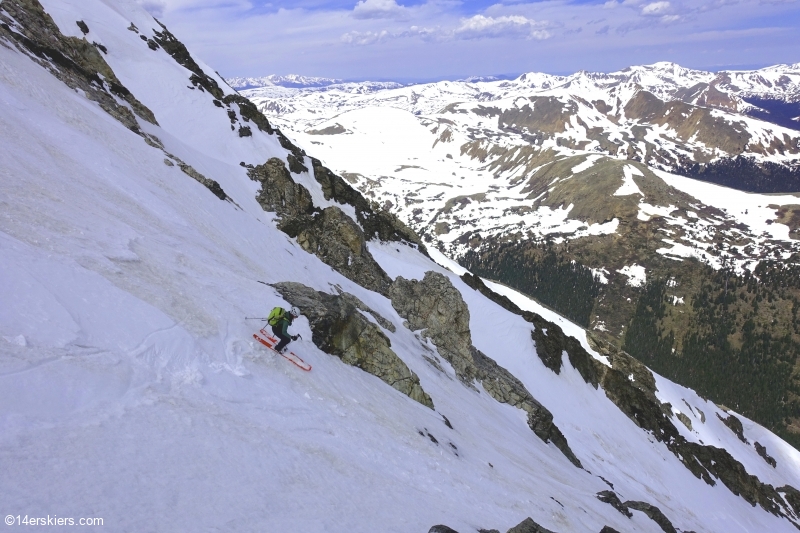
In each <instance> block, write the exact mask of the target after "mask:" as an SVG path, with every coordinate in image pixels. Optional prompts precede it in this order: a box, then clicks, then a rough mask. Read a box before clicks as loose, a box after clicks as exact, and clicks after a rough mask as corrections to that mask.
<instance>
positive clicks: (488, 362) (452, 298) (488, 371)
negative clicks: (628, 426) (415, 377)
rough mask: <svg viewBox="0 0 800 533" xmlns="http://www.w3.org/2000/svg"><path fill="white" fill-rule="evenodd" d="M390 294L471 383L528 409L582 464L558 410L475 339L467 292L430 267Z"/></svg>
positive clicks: (548, 438) (543, 434) (542, 431)
mask: <svg viewBox="0 0 800 533" xmlns="http://www.w3.org/2000/svg"><path fill="white" fill-rule="evenodd" d="M389 298H391V300H392V306H393V307H394V308H395V310H396V311H397V313H398V314H399V315H400V316H402V317H404V318H405V319H406V320H407V322H406V326H407V327H408V328H409V329H411V330H412V331H417V330H424V331H423V332H422V335H423V336H424V337H429V338H430V339H431V340H432V341H433V343H434V344H435V345H436V349H437V350H438V352H439V355H441V356H442V357H443V358H444V359H446V360H447V361H448V362H449V363H450V364H451V365H452V366H453V369H454V370H455V372H456V375H457V376H458V378H459V379H460V380H461V381H462V382H463V383H464V384H465V385H467V386H468V387H474V382H475V381H477V382H479V383H480V384H481V385H483V388H484V390H486V392H488V393H489V395H490V396H492V398H494V399H495V400H497V401H499V402H501V403H507V404H509V405H512V406H514V407H518V408H520V409H522V410H523V411H525V412H526V413H527V414H528V426H529V427H530V428H531V430H533V432H534V433H535V434H536V436H538V437H539V438H540V439H542V440H543V441H544V442H552V443H553V444H554V445H555V446H556V447H557V448H558V449H559V450H560V451H561V452H562V453H563V454H564V455H565V456H566V457H567V459H569V460H570V462H572V464H574V465H575V466H577V467H578V468H582V466H581V462H580V460H578V458H577V457H576V456H575V454H574V453H573V452H572V450H571V449H570V447H569V444H568V443H567V439H566V438H565V437H564V435H563V433H561V430H559V429H558V427H557V426H556V425H555V424H554V423H553V415H552V413H550V411H548V410H547V408H545V407H544V406H543V405H542V404H541V403H539V402H538V401H537V400H536V399H535V398H534V397H533V396H532V395H531V393H530V392H528V390H527V389H526V388H525V386H524V385H523V384H522V383H521V382H520V381H519V380H518V379H517V378H516V377H514V376H513V375H512V374H511V373H510V372H508V371H507V370H506V369H504V368H503V367H501V366H499V365H498V364H497V363H496V362H495V361H494V360H492V359H490V358H489V357H487V356H486V355H484V354H483V353H482V352H481V351H480V350H478V349H477V348H475V347H474V346H473V345H472V334H471V332H470V329H469V317H470V315H469V308H468V307H467V304H466V302H464V299H463V297H462V296H461V293H460V292H458V290H457V289H456V288H455V287H454V286H453V284H452V283H451V282H450V280H449V279H448V278H447V277H445V276H443V275H442V274H439V273H436V272H432V271H428V272H426V273H425V277H424V278H423V280H422V281H416V280H406V279H404V278H403V277H401V276H398V277H397V279H395V281H394V283H393V284H392V286H391V288H390V290H389Z"/></svg>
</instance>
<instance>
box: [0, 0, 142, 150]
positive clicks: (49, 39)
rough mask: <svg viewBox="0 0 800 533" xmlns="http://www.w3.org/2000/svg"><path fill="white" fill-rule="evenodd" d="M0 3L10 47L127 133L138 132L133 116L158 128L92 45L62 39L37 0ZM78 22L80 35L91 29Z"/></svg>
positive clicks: (1, 33) (1, 29) (0, 22)
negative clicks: (77, 91) (94, 104)
mask: <svg viewBox="0 0 800 533" xmlns="http://www.w3.org/2000/svg"><path fill="white" fill-rule="evenodd" d="M2 4H3V9H2V10H0V39H2V40H4V41H6V42H9V43H14V45H15V46H16V47H17V48H18V49H19V50H20V51H22V52H24V53H26V54H28V55H29V56H30V57H31V59H33V60H34V61H36V62H37V63H39V65H41V66H42V67H43V68H45V69H47V70H48V71H49V72H50V73H51V74H53V75H54V76H55V77H56V78H58V79H59V80H61V81H62V82H64V83H65V84H66V85H67V86H68V87H70V88H72V89H80V90H81V91H83V93H84V94H85V95H86V97H87V98H88V99H89V100H92V101H94V102H97V104H98V105H99V106H100V107H101V108H102V109H103V110H104V111H105V112H106V113H108V114H109V115H111V116H112V117H114V118H115V119H117V120H118V121H120V122H121V123H122V124H123V125H124V126H125V127H126V128H128V129H130V130H131V131H134V132H136V133H138V134H141V130H140V128H139V123H138V122H137V121H136V117H139V118H140V119H142V120H145V121H147V122H150V123H151V124H158V123H157V122H156V118H155V115H153V112H152V111H150V109H148V108H147V107H146V106H145V105H144V104H142V103H141V102H140V101H139V100H137V99H136V97H135V96H133V94H132V93H131V92H130V91H129V90H128V89H127V88H126V87H125V86H124V85H122V83H121V82H120V81H119V79H118V78H117V76H116V74H114V71H113V70H112V69H111V67H110V66H109V65H108V63H106V60H105V59H103V56H102V54H101V51H102V50H99V49H98V47H97V46H95V45H94V44H93V43H90V42H89V41H88V40H87V39H86V38H85V37H84V38H82V39H79V38H78V37H67V36H65V35H63V34H62V33H61V31H60V30H59V29H58V26H57V25H56V23H55V22H54V21H53V19H52V18H51V17H50V15H49V14H47V13H45V11H44V8H43V7H42V5H41V4H40V3H39V2H38V1H37V0H5V1H3V2H2ZM76 22H78V21H76ZM80 22H81V23H82V24H83V26H80V24H79V27H81V31H82V32H83V33H84V34H88V33H90V31H91V28H89V27H88V26H87V25H86V23H84V22H83V21H80ZM12 27H13V30H12ZM84 28H85V30H86V31H83V30H84ZM103 48H105V47H103ZM122 102H124V104H127V105H123V103H122Z"/></svg>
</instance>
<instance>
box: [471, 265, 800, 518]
mask: <svg viewBox="0 0 800 533" xmlns="http://www.w3.org/2000/svg"><path fill="white" fill-rule="evenodd" d="M461 279H462V280H464V282H465V283H467V285H469V286H470V287H472V288H473V289H475V290H477V291H479V292H481V293H482V294H483V295H485V296H486V297H487V298H489V299H490V300H492V301H494V302H495V303H497V304H498V305H500V306H501V307H503V308H505V309H506V310H508V311H511V312H513V313H515V314H517V315H520V316H521V317H523V318H524V319H525V320H526V321H528V322H530V323H531V324H533V325H534V326H535V327H534V331H533V335H534V340H536V338H537V337H536V331H537V330H540V329H541V330H542V331H543V330H545V329H546V331H547V333H546V336H547V337H548V338H549V341H548V342H549V344H547V348H546V350H543V349H542V347H543V346H545V344H541V345H540V344H539V342H537V353H538V354H539V357H540V358H541V359H542V362H543V363H544V364H545V366H548V368H550V369H551V370H553V371H554V372H558V371H560V368H561V365H560V363H559V364H556V360H555V358H554V357H552V354H554V353H557V352H559V351H560V352H564V353H566V354H567V357H568V358H569V361H570V363H571V364H572V365H573V366H574V367H575V369H576V370H578V372H579V373H580V374H581V376H582V377H583V379H584V381H586V383H587V384H590V385H592V386H593V387H595V388H597V387H602V388H603V390H604V392H605V394H606V397H608V399H609V400H611V401H612V402H613V403H614V404H615V405H616V406H617V407H618V408H619V409H620V410H621V411H622V412H623V413H625V414H626V415H627V416H628V418H630V419H631V421H633V423H634V424H636V425H637V426H639V427H640V428H642V429H643V430H645V431H648V432H650V433H651V434H652V435H653V437H654V438H655V439H656V440H658V441H660V442H663V443H664V444H665V445H666V447H667V449H669V450H670V451H671V452H672V453H673V454H675V456H676V457H677V458H678V459H679V460H680V461H681V463H683V465H684V466H685V467H686V468H687V469H688V470H689V471H690V472H692V474H694V475H695V477H697V478H699V479H702V480H704V481H705V482H706V483H708V484H709V485H715V484H716V482H717V480H719V481H721V482H722V483H723V484H724V485H725V486H726V487H727V488H728V489H729V490H730V491H731V492H733V493H734V494H736V495H737V496H741V497H742V498H744V499H745V501H747V502H748V503H750V504H751V505H760V506H761V507H762V508H763V509H764V510H766V511H768V512H770V513H772V514H774V515H776V516H786V515H790V516H791V515H792V514H793V512H792V509H791V508H790V507H789V504H787V503H786V501H784V499H783V498H782V497H781V495H780V494H779V492H784V493H786V494H792V493H793V492H792V491H795V489H794V488H793V487H790V486H786V487H782V488H781V489H780V491H778V490H776V489H775V488H774V487H773V486H772V485H768V484H766V483H763V482H762V481H761V480H759V479H758V477H756V476H754V475H751V474H749V473H748V472H747V470H746V469H745V467H744V465H742V463H740V462H739V461H737V460H736V459H734V458H733V456H731V454H730V453H729V452H728V451H727V450H725V449H722V448H717V447H715V446H708V445H702V444H698V443H694V442H689V441H687V440H686V439H685V438H684V437H683V436H682V435H681V434H680V432H679V431H678V429H677V428H676V427H675V425H674V424H673V423H672V421H671V420H670V416H668V414H667V413H665V410H666V409H665V406H663V405H662V404H661V402H659V401H658V398H656V395H655V392H656V386H655V378H654V377H653V375H652V373H651V372H650V370H649V369H647V367H645V366H644V365H643V364H642V363H640V362H639V361H637V360H636V359H634V358H633V357H631V356H630V355H628V354H627V353H625V352H623V351H621V350H619V349H616V348H614V347H613V346H611V345H609V344H607V343H602V342H601V341H597V340H596V339H594V338H593V337H592V336H591V335H590V336H589V341H590V343H591V344H593V345H594V346H595V348H596V349H597V350H598V351H599V352H600V353H603V354H604V355H605V356H606V357H608V359H609V361H610V363H611V368H609V367H607V366H605V365H604V364H602V363H600V362H599V361H597V360H596V359H594V358H593V357H592V356H591V355H590V354H589V353H588V352H587V351H586V350H585V349H584V348H583V346H581V345H580V343H579V342H578V341H577V340H576V339H574V338H571V337H567V336H566V335H564V333H563V332H562V331H561V328H559V327H558V326H557V325H556V324H553V323H552V322H548V321H546V320H544V319H543V318H542V317H541V316H539V315H537V314H535V313H531V312H528V311H522V310H521V309H520V308H519V307H518V306H517V305H515V304H514V303H513V302H511V300H509V299H508V298H507V297H505V296H501V295H499V294H497V293H495V292H493V291H492V290H491V289H489V288H488V287H486V285H485V284H484V283H483V281H482V280H481V279H480V278H478V277H477V276H473V275H472V274H470V273H466V274H464V276H462V278H461ZM540 338H541V337H540ZM631 375H633V380H631V379H629V376H631ZM722 420H723V421H725V420H726V419H722ZM727 420H730V417H729V418H728V419H727ZM737 420H738V419H737ZM733 423H734V424H735V422H733ZM737 428H738V426H737ZM626 506H627V504H626Z"/></svg>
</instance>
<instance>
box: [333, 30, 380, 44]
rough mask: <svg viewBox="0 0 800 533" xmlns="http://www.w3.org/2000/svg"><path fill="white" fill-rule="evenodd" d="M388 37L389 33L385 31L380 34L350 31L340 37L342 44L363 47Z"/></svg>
mask: <svg viewBox="0 0 800 533" xmlns="http://www.w3.org/2000/svg"><path fill="white" fill-rule="evenodd" d="M388 37H390V35H389V32H387V31H386V30H383V31H380V32H373V31H364V32H361V31H351V32H347V33H345V34H344V35H342V42H343V43H346V44H354V45H358V46H364V45H368V44H375V43H377V42H380V41H382V40H384V39H386V38H388Z"/></svg>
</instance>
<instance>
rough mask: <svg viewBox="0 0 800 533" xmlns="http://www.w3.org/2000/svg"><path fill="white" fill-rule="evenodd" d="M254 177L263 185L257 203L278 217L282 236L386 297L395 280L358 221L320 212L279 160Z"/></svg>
mask: <svg viewBox="0 0 800 533" xmlns="http://www.w3.org/2000/svg"><path fill="white" fill-rule="evenodd" d="M248 175H249V176H250V178H251V179H252V180H255V181H258V182H260V183H261V191H260V192H259V194H258V196H257V197H256V199H257V200H258V203H259V204H261V207H263V208H264V210H266V211H274V212H275V213H277V214H278V216H279V217H280V220H279V222H278V228H279V229H280V230H282V231H283V232H285V233H286V234H287V235H289V236H290V237H293V238H296V239H297V242H298V244H300V246H301V247H302V248H303V249H304V250H305V251H307V252H309V253H313V254H315V255H316V256H317V257H319V258H320V259H321V260H322V261H323V262H324V263H325V264H327V265H329V266H331V267H332V268H333V269H334V270H336V271H337V272H339V273H340V274H342V275H343V276H345V277H346V278H348V279H351V280H353V281H355V282H356V283H358V284H359V285H361V286H362V287H365V288H367V289H370V290H373V291H376V292H379V293H381V294H386V292H387V290H388V288H389V284H390V283H391V279H390V278H389V276H388V275H387V274H386V272H384V270H383V269H382V268H381V267H380V265H379V264H378V263H377V262H376V261H375V259H374V258H373V257H372V254H370V253H369V250H368V249H367V242H366V239H365V237H364V232H363V231H362V230H361V228H360V227H359V226H358V224H356V222H355V221H354V220H353V219H351V218H350V217H349V216H347V214H345V213H344V212H343V211H342V210H341V209H339V208H338V207H336V206H329V207H326V208H325V209H319V208H317V207H316V206H314V203H313V201H312V199H311V194H310V193H309V192H308V190H307V189H306V188H305V187H303V186H302V185H300V184H298V183H295V182H294V180H293V179H292V177H291V173H290V172H289V169H287V168H286V163H284V161H283V160H281V159H278V158H277V157H273V158H272V159H270V160H269V161H267V162H266V163H264V164H263V165H257V166H255V167H252V168H249V169H248Z"/></svg>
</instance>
